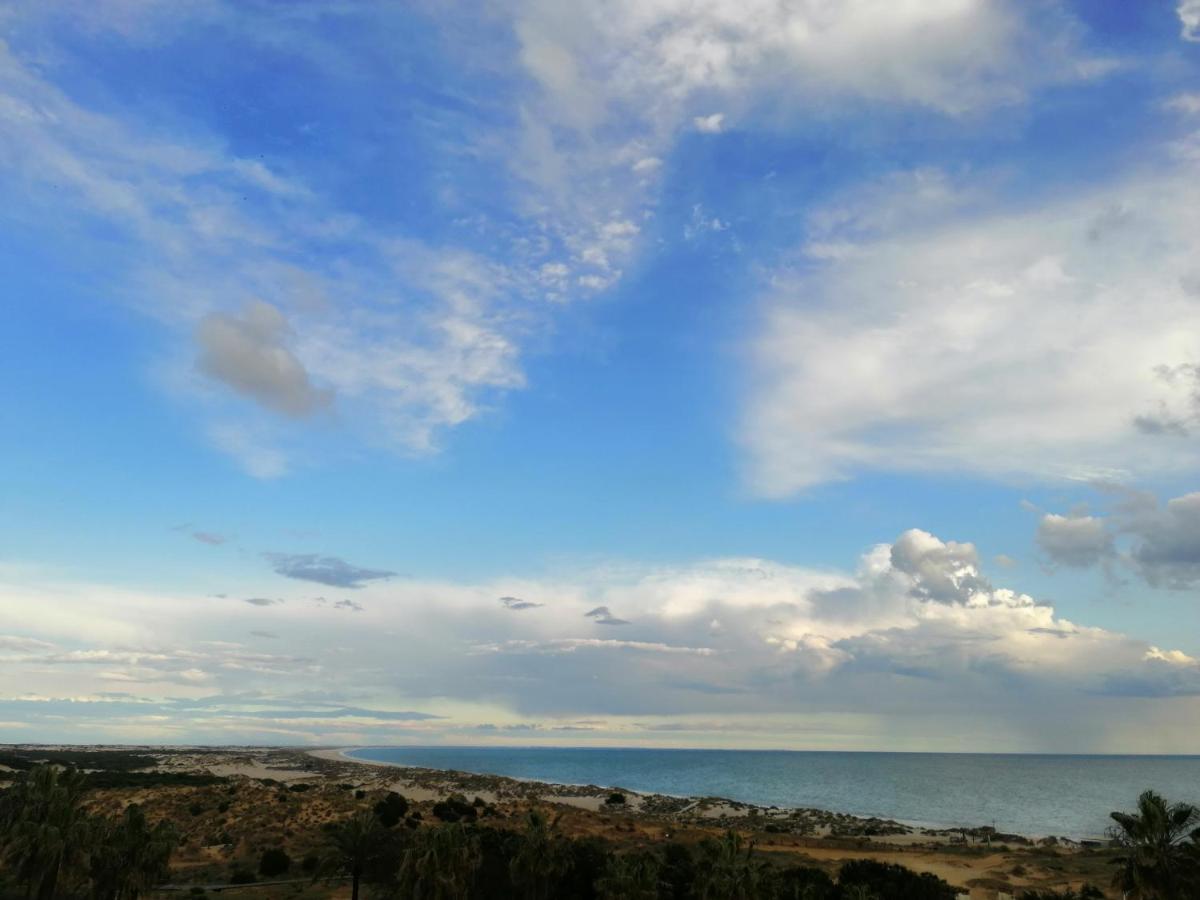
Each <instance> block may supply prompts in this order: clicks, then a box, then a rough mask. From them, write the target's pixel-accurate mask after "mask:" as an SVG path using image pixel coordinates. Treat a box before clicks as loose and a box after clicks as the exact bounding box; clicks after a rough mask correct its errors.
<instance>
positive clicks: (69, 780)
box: [0, 766, 89, 900]
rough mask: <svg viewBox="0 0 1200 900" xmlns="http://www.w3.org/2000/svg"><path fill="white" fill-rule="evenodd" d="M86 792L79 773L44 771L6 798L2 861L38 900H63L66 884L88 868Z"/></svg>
mask: <svg viewBox="0 0 1200 900" xmlns="http://www.w3.org/2000/svg"><path fill="white" fill-rule="evenodd" d="M83 790H84V777H83V775H82V773H80V772H78V771H76V770H75V769H63V768H59V767H56V766H38V767H36V768H34V769H31V770H30V771H29V772H28V773H26V774H25V776H24V777H23V778H21V779H20V780H19V781H17V783H16V784H14V785H13V786H12V787H11V788H10V789H9V790H8V791H6V792H5V796H4V804H3V808H2V809H0V858H2V859H3V860H4V861H5V862H7V863H8V864H9V865H11V866H12V869H13V872H14V874H15V875H16V878H17V880H18V881H19V882H24V883H25V885H26V888H27V894H32V895H33V896H35V897H36V898H37V900H52V898H54V897H57V896H59V895H60V893H61V892H60V890H59V885H60V882H65V881H67V880H68V879H70V878H71V877H72V876H73V875H75V874H76V873H77V872H79V871H80V870H81V868H82V863H83V859H84V853H85V851H86V848H87V842H88V832H89V827H88V820H87V816H86V814H85V813H84V811H83V808H82V806H81V805H80V799H81V797H82V795H83Z"/></svg>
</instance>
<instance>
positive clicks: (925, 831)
mask: <svg viewBox="0 0 1200 900" xmlns="http://www.w3.org/2000/svg"><path fill="white" fill-rule="evenodd" d="M372 749H389V748H387V747H364V746H353V747H339V748H319V749H315V750H309V751H306V752H307V755H309V756H312V757H315V758H317V759H321V760H324V761H326V762H340V763H348V764H351V765H364V766H376V767H380V768H386V769H398V770H401V771H410V772H422V773H428V774H430V775H433V776H441V777H444V778H454V777H456V776H468V777H470V778H481V779H489V778H493V779H503V780H506V781H511V782H516V783H519V784H523V785H527V786H529V787H532V788H545V789H547V790H548V791H552V792H554V794H555V795H556V796H555V797H554V799H557V800H558V802H564V801H569V800H571V799H573V795H571V794H563V793H560V791H562V790H563V789H567V790H576V791H601V792H605V793H608V792H615V793H621V794H624V795H627V796H629V797H632V798H635V799H636V800H638V801H643V800H645V799H647V798H655V797H663V798H669V799H671V800H675V801H679V802H682V803H686V804H687V806H685V807H684V809H683V810H681V811H680V812H686V811H688V810H690V809H692V808H694V807H697V806H699V805H701V804H709V805H718V806H724V807H726V808H728V809H729V810H730V811H737V812H741V813H749V812H750V811H752V810H753V811H757V812H759V813H760V814H761V813H766V814H768V815H770V814H771V813H810V814H811V813H816V814H821V815H825V816H830V817H836V818H842V819H850V820H853V821H858V822H883V823H890V824H895V825H900V826H904V827H905V828H907V829H911V830H912V831H914V832H916V834H914V835H913V836H914V837H922V838H928V839H931V840H938V839H943V838H946V837H949V836H951V835H978V834H982V833H984V832H986V830H987V829H988V828H989V827H990V826H986V825H981V824H972V825H959V824H953V823H950V824H946V823H941V822H934V821H928V820H916V819H897V818H894V817H890V816H885V815H881V814H869V813H852V812H846V811H842V810H830V809H823V808H817V807H803V806H783V805H770V806H766V805H762V804H758V803H752V802H750V801H748V800H735V799H732V798H728V797H719V796H715V795H699V794H670V793H665V792H662V791H642V790H634V789H632V788H627V787H623V786H621V785H616V784H614V785H602V784H584V783H576V782H567V781H547V780H545V779H541V778H533V777H523V776H518V775H504V774H498V773H494V772H472V771H466V770H459V769H446V768H439V767H435V766H418V765H412V764H409V763H401V762H392V761H389V760H378V759H363V758H360V757H352V756H350V755H349V754H351V753H353V752H356V751H360V750H372ZM750 814H751V815H753V813H750ZM993 833H994V834H995V835H996V836H997V840H998V841H999V840H1001V839H1008V840H1012V839H1016V840H1018V841H1025V842H1028V843H1029V844H1033V845H1036V844H1038V843H1039V842H1041V841H1044V840H1047V839H1052V840H1054V841H1056V842H1058V843H1060V844H1063V845H1079V846H1083V845H1085V844H1086V843H1087V842H1093V841H1102V840H1103V839H1104V838H1103V836H1101V835H1094V836H1093V835H1089V836H1076V835H1065V834H1052V833H1049V832H1047V833H1045V834H1032V833H1028V834H1027V833H1024V832H1002V831H999V830H993ZM896 837H898V835H889V836H888V838H889V839H892V840H894V839H895V838H896Z"/></svg>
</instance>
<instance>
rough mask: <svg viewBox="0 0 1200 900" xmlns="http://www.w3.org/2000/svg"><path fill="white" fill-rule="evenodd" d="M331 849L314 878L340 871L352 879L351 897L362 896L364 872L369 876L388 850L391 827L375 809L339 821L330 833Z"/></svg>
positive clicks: (336, 874)
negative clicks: (381, 818) (388, 835)
mask: <svg viewBox="0 0 1200 900" xmlns="http://www.w3.org/2000/svg"><path fill="white" fill-rule="evenodd" d="M329 843H330V846H329V850H328V852H327V853H326V855H325V857H324V858H323V859H322V861H321V864H320V865H319V866H318V867H317V872H316V874H315V875H314V876H313V881H319V880H321V879H322V878H326V879H328V878H332V877H335V876H338V875H343V876H347V877H349V879H350V897H351V900H358V894H359V889H360V887H361V885H362V881H363V878H364V876H369V875H370V874H371V872H372V870H373V868H374V867H375V866H376V865H378V864H379V862H380V860H381V858H382V857H383V856H384V855H385V853H386V851H387V844H388V842H387V831H386V829H385V828H384V827H383V825H381V824H380V822H379V817H378V816H376V815H375V813H374V812H372V811H371V810H364V811H363V812H360V813H359V814H358V815H355V816H352V817H351V818H349V819H346V820H345V821H343V822H341V823H339V824H338V825H337V827H336V828H333V829H332V830H331V831H330V833H329Z"/></svg>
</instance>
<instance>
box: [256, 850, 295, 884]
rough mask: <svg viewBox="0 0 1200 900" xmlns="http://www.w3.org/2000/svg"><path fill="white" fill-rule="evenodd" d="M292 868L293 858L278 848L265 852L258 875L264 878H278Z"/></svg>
mask: <svg viewBox="0 0 1200 900" xmlns="http://www.w3.org/2000/svg"><path fill="white" fill-rule="evenodd" d="M291 867H292V858H291V857H290V856H288V855H287V853H286V852H285V851H283V850H281V849H279V848H278V847H272V848H271V849H270V850H265V851H263V855H262V859H260V860H259V861H258V874H259V875H261V876H263V877H264V878H276V877H278V876H279V875H283V874H284V873H285V872H287V870H288V869H290V868H291Z"/></svg>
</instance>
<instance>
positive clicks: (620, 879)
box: [596, 853, 661, 900]
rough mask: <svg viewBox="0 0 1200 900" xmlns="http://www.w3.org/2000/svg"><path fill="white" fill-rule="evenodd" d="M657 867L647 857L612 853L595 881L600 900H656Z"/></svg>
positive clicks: (656, 858)
mask: <svg viewBox="0 0 1200 900" xmlns="http://www.w3.org/2000/svg"><path fill="white" fill-rule="evenodd" d="M660 868H661V864H660V863H659V861H658V857H656V856H654V855H652V854H650V853H613V854H610V856H609V858H608V865H607V866H605V868H604V874H602V875H601V876H600V878H599V879H598V880H597V881H596V896H597V897H598V898H600V900H658V894H659V884H658V872H659V869H660Z"/></svg>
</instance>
